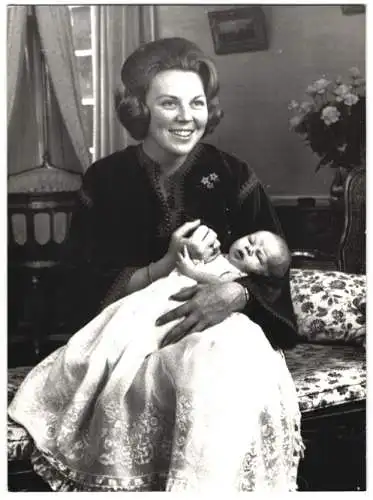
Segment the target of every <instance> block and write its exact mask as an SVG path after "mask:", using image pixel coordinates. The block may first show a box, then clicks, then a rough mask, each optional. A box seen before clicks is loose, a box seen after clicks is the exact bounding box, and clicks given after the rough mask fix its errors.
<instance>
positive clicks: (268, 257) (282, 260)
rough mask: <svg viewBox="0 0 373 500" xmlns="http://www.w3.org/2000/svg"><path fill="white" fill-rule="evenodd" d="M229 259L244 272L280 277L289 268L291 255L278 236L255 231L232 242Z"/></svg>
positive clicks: (268, 232)
mask: <svg viewBox="0 0 373 500" xmlns="http://www.w3.org/2000/svg"><path fill="white" fill-rule="evenodd" d="M229 261H230V262H231V263H232V264H233V265H234V266H236V267H237V268H238V269H239V270H240V271H243V272H244V273H255V274H261V275H265V276H276V277H282V276H284V275H285V274H286V272H287V271H288V269H289V266H290V261H291V256H290V252H289V249H288V247H287V245H286V243H285V241H284V240H283V239H282V238H281V237H280V236H278V235H277V234H274V233H271V232H270V231H257V232H255V233H252V234H249V235H247V236H244V237H243V238H240V239H239V240H237V241H235V242H234V243H233V244H232V246H231V248H230V249H229Z"/></svg>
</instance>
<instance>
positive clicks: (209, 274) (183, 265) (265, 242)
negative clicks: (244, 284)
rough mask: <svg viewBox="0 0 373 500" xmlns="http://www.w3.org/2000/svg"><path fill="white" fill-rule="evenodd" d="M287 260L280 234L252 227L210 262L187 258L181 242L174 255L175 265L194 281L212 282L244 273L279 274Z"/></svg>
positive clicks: (285, 269)
mask: <svg viewBox="0 0 373 500" xmlns="http://www.w3.org/2000/svg"><path fill="white" fill-rule="evenodd" d="M290 260H291V257H290V252H289V250H288V247H287V245H286V243H285V241H284V240H283V239H282V238H281V237H280V236H278V235H277V234H274V233H271V232H270V231H256V232H255V233H252V234H249V235H247V236H244V237H243V238H240V239H238V240H236V241H235V242H234V243H233V244H232V246H231V247H230V249H229V253H228V255H227V256H225V257H224V256H223V255H222V254H221V253H218V254H217V255H216V256H215V259H214V261H213V264H211V265H210V263H202V262H201V261H194V260H193V259H191V257H190V255H189V253H188V249H187V247H186V246H185V247H184V250H183V252H180V253H179V255H178V261H177V268H178V270H179V272H180V273H181V274H183V275H184V276H188V277H189V278H192V279H194V280H196V281H197V282H198V283H216V282H222V281H233V280H234V279H236V278H237V277H240V276H243V275H247V274H257V275H264V276H268V277H270V278H271V277H278V278H281V277H282V276H284V275H285V274H286V272H287V271H288V269H289V266H290ZM219 271H220V272H219Z"/></svg>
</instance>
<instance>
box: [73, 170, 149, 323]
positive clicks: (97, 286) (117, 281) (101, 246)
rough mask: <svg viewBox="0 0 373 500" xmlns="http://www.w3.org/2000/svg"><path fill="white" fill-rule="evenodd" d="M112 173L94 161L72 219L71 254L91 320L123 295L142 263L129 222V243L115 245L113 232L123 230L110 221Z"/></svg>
mask: <svg viewBox="0 0 373 500" xmlns="http://www.w3.org/2000/svg"><path fill="white" fill-rule="evenodd" d="M110 175H111V173H110V165H108V166H107V165H99V164H98V163H94V164H93V165H92V166H91V167H90V168H89V169H88V170H87V172H86V173H85V175H84V177H83V182H82V186H81V189H80V192H79V204H78V208H77V210H76V212H75V213H74V215H73V218H72V221H71V237H70V240H71V255H72V258H73V259H74V263H75V264H76V267H77V270H78V271H77V272H78V274H79V284H78V285H77V286H78V288H79V290H80V297H81V298H80V299H79V303H80V304H81V307H82V309H83V314H84V311H85V314H86V317H87V318H88V319H89V318H91V317H92V316H94V315H95V314H97V313H98V312H99V311H100V310H101V309H102V307H103V306H104V305H108V304H109V303H111V302H114V301H115V300H117V299H119V298H121V297H122V296H123V289H124V287H125V285H126V282H128V280H129V279H130V277H131V276H132V274H133V273H134V272H135V270H136V269H138V268H139V267H141V264H142V262H139V258H140V257H139V256H138V252H135V251H134V249H133V248H132V246H133V245H131V244H130V242H131V241H132V240H133V238H131V234H130V233H131V227H130V226H128V224H125V223H124V222H123V225H125V226H126V231H127V232H126V236H127V238H126V243H127V244H126V245H123V246H122V245H121V246H120V251H119V252H116V250H117V249H113V248H112V231H115V230H117V231H118V234H120V232H122V231H121V228H117V227H114V226H113V225H112V224H108V221H111V220H112V214H111V212H110V210H111V206H110V205H109V204H108V203H107V199H108V196H110V193H111V191H110V190H111V189H112V185H113V183H112V182H111V181H110ZM118 254H119V255H120V262H119V261H118ZM109 297H110V300H109V302H108V299H109Z"/></svg>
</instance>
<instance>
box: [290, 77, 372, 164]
mask: <svg viewBox="0 0 373 500" xmlns="http://www.w3.org/2000/svg"><path fill="white" fill-rule="evenodd" d="M306 93H307V94H308V95H309V96H310V97H311V99H310V100H308V101H304V102H301V103H299V102H297V101H295V100H293V101H291V102H290V104H289V110H290V111H292V112H293V113H294V116H292V118H291V119H290V129H291V130H293V131H295V132H296V133H298V134H300V135H301V136H302V137H303V138H304V140H305V141H306V142H307V144H308V145H309V146H310V148H311V149H312V151H313V152H314V153H316V154H317V155H318V157H319V158H320V160H319V162H318V164H317V166H316V171H317V170H319V168H320V167H321V166H322V165H328V166H330V167H334V168H340V167H342V168H344V169H346V171H348V170H351V169H352V168H354V167H356V166H358V165H362V164H365V108H366V97H365V79H364V78H363V77H362V76H361V74H360V71H359V70H358V68H356V67H354V68H351V69H350V70H349V81H348V82H344V81H343V80H342V78H341V77H337V78H336V79H335V80H334V81H330V80H327V79H326V78H321V79H319V80H317V81H315V82H314V83H313V84H311V85H309V86H308V87H307V89H306Z"/></svg>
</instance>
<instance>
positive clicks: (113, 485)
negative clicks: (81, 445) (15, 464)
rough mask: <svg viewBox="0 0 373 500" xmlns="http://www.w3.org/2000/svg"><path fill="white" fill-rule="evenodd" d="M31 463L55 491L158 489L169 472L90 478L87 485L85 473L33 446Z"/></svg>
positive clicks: (146, 490)
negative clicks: (122, 477) (121, 477)
mask: <svg viewBox="0 0 373 500" xmlns="http://www.w3.org/2000/svg"><path fill="white" fill-rule="evenodd" d="M31 463H32V466H33V469H34V471H35V472H36V474H38V475H39V476H40V477H41V478H42V479H43V480H44V481H45V482H46V483H48V485H49V486H50V487H51V489H52V490H53V491H58V492H85V491H87V492H88V491H92V492H98V491H113V492H115V491H126V492H131V491H132V492H149V491H162V490H164V484H165V482H166V478H167V476H168V474H169V471H166V472H163V473H159V472H158V473H155V472H153V473H149V474H146V475H143V476H141V477H140V476H139V477H130V478H126V479H121V480H119V479H113V478H109V477H107V478H105V477H102V476H99V477H96V478H93V477H92V483H90V484H89V483H87V474H86V473H79V472H78V471H75V472H73V471H71V470H70V469H69V468H68V467H66V466H64V465H62V464H61V463H60V462H59V461H58V460H56V459H55V458H53V457H51V456H47V455H44V454H43V453H42V452H40V451H39V450H38V449H36V448H35V449H34V451H33V453H32V456H31Z"/></svg>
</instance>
